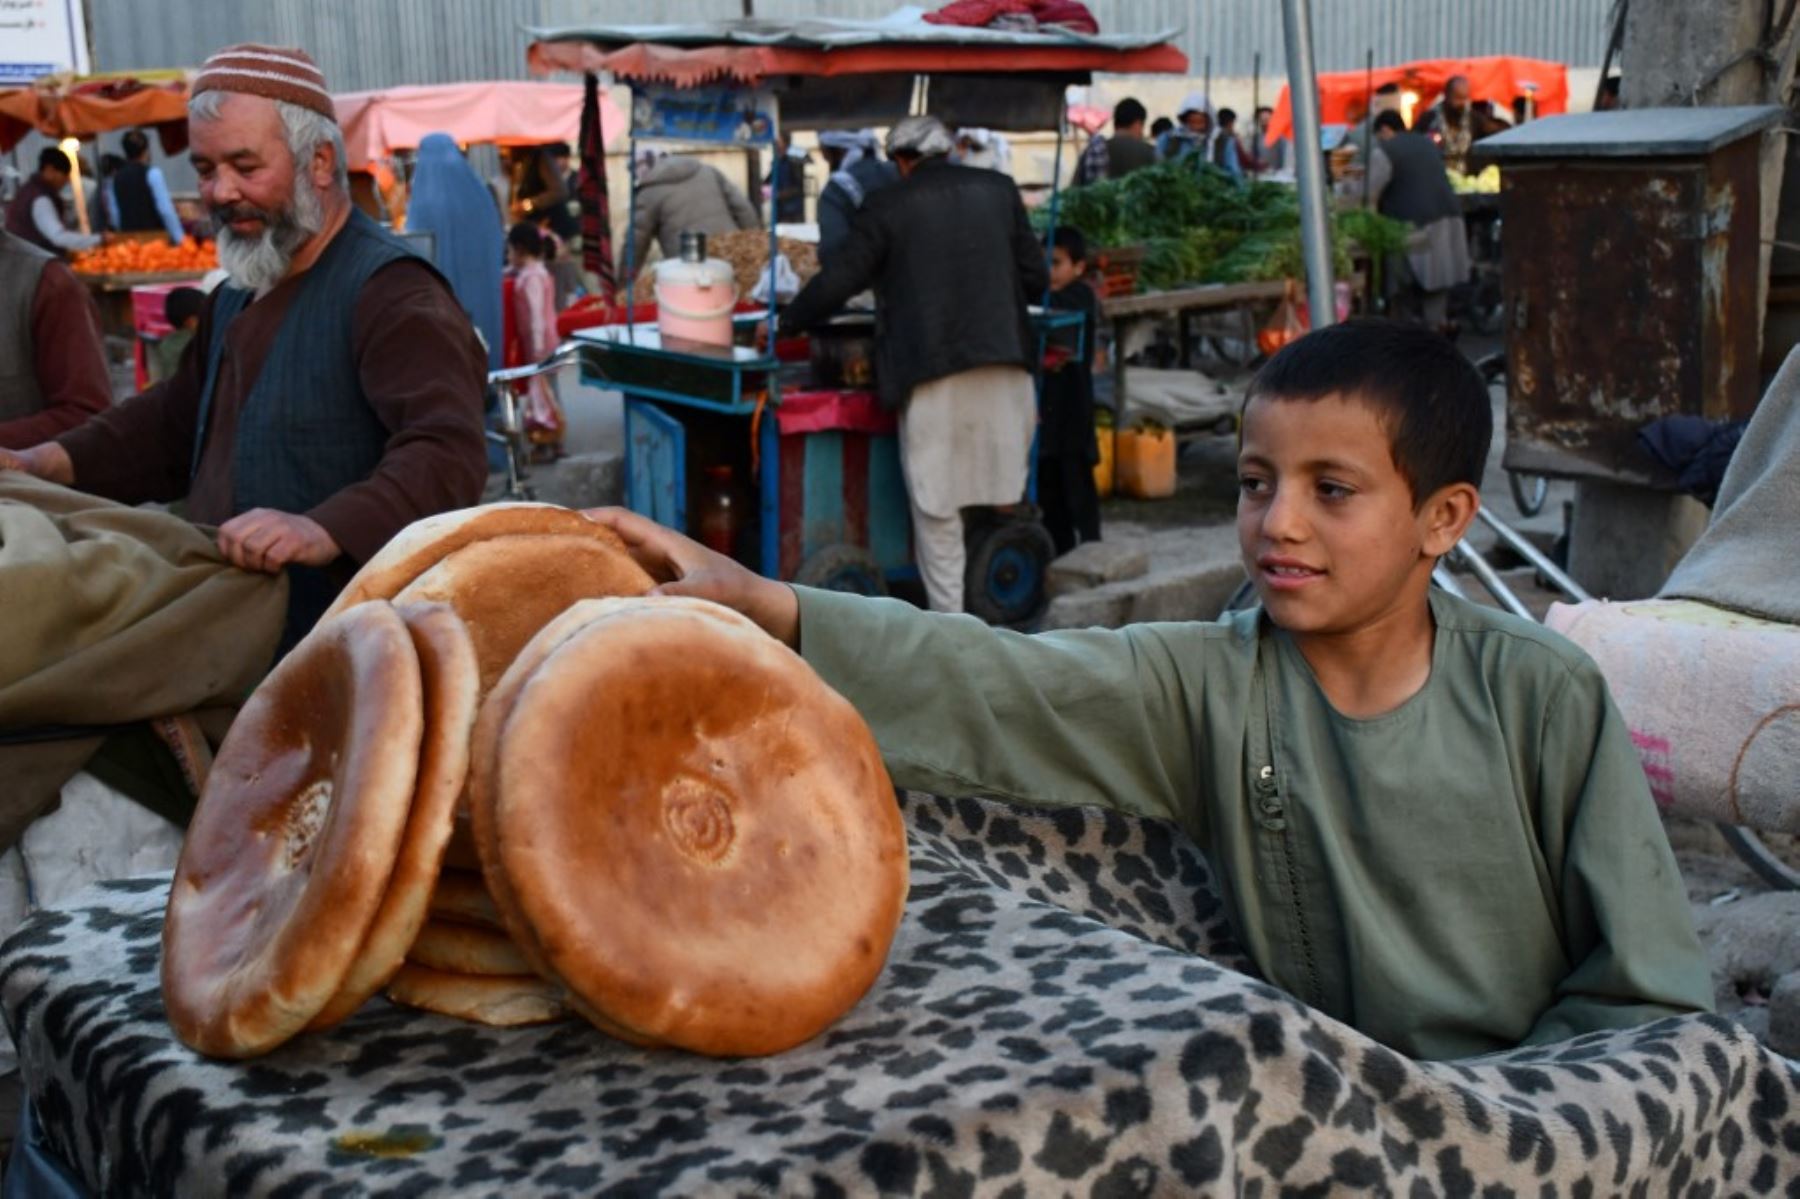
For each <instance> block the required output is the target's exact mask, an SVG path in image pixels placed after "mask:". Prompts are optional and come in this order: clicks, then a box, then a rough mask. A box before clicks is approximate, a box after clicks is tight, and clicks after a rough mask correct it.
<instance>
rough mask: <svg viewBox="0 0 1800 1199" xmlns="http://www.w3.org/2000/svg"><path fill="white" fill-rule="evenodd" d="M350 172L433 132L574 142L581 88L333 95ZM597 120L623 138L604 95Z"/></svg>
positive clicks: (482, 85)
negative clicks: (342, 131)
mask: <svg viewBox="0 0 1800 1199" xmlns="http://www.w3.org/2000/svg"><path fill="white" fill-rule="evenodd" d="M331 99H332V103H333V104H334V105H335V106H336V108H337V114H338V124H339V125H340V126H342V127H343V130H344V154H345V158H346V162H347V165H348V166H349V168H350V169H351V170H353V171H361V170H367V169H368V167H369V165H370V164H371V163H374V162H377V161H379V160H382V159H386V158H391V157H392V156H393V155H394V154H395V152H396V151H401V150H416V149H418V148H419V142H420V141H421V140H423V139H424V138H425V136H426V135H427V134H430V133H448V134H449V135H450V136H451V137H452V138H454V139H455V140H456V142H457V144H458V145H461V146H469V145H493V146H536V145H542V144H543V143H545V142H549V141H555V140H557V139H559V138H560V139H573V137H574V136H575V131H576V129H577V128H578V127H579V126H580V124H581V85H580V84H575V83H526V82H518V81H513V80H504V81H485V82H475V83H445V84H422V85H417V86H409V87H387V88H379V89H377V90H374V91H366V92H342V93H339V94H338V95H335V96H333V97H332V98H331ZM600 121H601V125H602V127H603V129H604V131H605V135H606V140H607V141H608V143H612V142H613V141H615V140H616V139H617V138H619V137H621V136H623V134H624V131H625V117H624V114H622V113H621V112H620V111H619V108H618V105H616V104H614V103H613V102H612V98H611V97H610V96H607V95H605V94H602V95H601V97H600Z"/></svg>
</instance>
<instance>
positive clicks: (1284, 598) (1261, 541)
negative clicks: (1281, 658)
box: [1237, 396, 1476, 635]
mask: <svg viewBox="0 0 1800 1199" xmlns="http://www.w3.org/2000/svg"><path fill="white" fill-rule="evenodd" d="M1238 479H1239V489H1238V517H1237V527H1238V548H1239V550H1240V552H1241V553H1242V554H1243V558H1244V569H1245V570H1246V571H1247V572H1248V573H1249V575H1250V579H1251V581H1252V582H1253V583H1254V584H1255V586H1256V591H1257V595H1258V596H1259V597H1260V598H1261V600H1262V603H1263V608H1264V610H1265V611H1267V612H1268V614H1269V618H1270V619H1271V620H1273V621H1274V622H1275V623H1276V624H1277V625H1278V626H1280V627H1281V628H1284V629H1287V630H1288V631H1289V632H1292V633H1297V634H1325V635H1331V634H1343V633H1351V632H1355V631H1358V630H1360V629H1364V628H1368V627H1371V626H1373V625H1375V624H1377V623H1380V622H1382V621H1383V620H1385V619H1387V618H1391V617H1395V616H1398V615H1402V614H1404V612H1405V610H1406V608H1407V607H1408V606H1409V605H1418V604H1422V603H1424V601H1425V589H1426V587H1427V586H1428V585H1429V583H1430V581H1431V567H1432V564H1433V561H1434V560H1435V559H1436V558H1437V557H1438V556H1440V555H1442V554H1444V553H1447V552H1448V551H1449V550H1450V548H1451V547H1452V546H1453V545H1455V544H1456V540H1457V538H1459V537H1460V536H1461V535H1462V531H1463V529H1464V528H1466V527H1467V525H1468V522H1469V519H1470V518H1472V517H1473V516H1474V511H1475V502H1476V493H1475V489H1474V488H1472V487H1469V486H1467V485H1466V484H1456V485H1453V486H1451V487H1446V488H1443V489H1442V490H1441V491H1439V492H1438V493H1437V494H1436V495H1434V496H1432V497H1430V498H1429V499H1427V501H1426V502H1425V503H1424V504H1419V505H1415V503H1414V502H1413V495H1412V488H1411V486H1410V485H1409V484H1408V483H1407V481H1406V478H1405V476H1403V475H1402V474H1401V473H1400V470H1399V468H1398V467H1397V466H1396V465H1395V464H1394V456H1393V450H1392V448H1391V446H1390V444H1389V436H1388V431H1387V429H1386V428H1385V427H1384V426H1383V424H1382V420H1381V418H1380V416H1379V415H1378V414H1377V410H1376V409H1375V408H1374V407H1373V406H1371V405H1369V404H1366V403H1363V402H1362V401H1360V400H1357V399H1354V398H1345V397H1341V396H1328V397H1326V398H1324V399H1320V400H1304V401H1302V400H1271V399H1268V398H1266V397H1259V398H1257V399H1255V400H1252V401H1251V402H1250V406H1249V408H1248V409H1246V410H1245V412H1244V422H1243V440H1242V446H1241V448H1240V450H1239V452H1238Z"/></svg>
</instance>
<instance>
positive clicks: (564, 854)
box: [472, 598, 907, 1056]
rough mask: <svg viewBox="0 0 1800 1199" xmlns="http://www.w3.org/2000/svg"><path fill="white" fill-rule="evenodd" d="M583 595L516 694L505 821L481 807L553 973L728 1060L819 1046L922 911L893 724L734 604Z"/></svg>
mask: <svg viewBox="0 0 1800 1199" xmlns="http://www.w3.org/2000/svg"><path fill="white" fill-rule="evenodd" d="M583 608H584V609H585V610H586V612H585V613H584V615H587V614H589V613H591V615H587V619H586V620H585V622H584V623H582V624H581V625H580V626H579V627H578V628H576V629H574V631H572V632H569V633H567V635H566V636H564V637H563V638H562V639H561V641H560V642H559V643H558V644H556V645H555V646H554V647H553V648H552V649H551V651H550V652H549V653H548V654H547V655H545V656H544V657H543V658H542V661H541V662H539V663H537V664H536V666H535V669H531V670H530V673H529V676H528V677H527V678H526V679H525V681H524V682H523V684H522V686H520V687H519V689H518V694H517V696H516V698H513V699H512V702H511V703H510V705H509V706H508V707H507V708H506V709H505V716H504V725H503V727H502V728H501V730H500V732H499V735H498V737H497V738H496V739H495V741H494V743H493V747H492V752H493V753H494V755H495V756H494V761H493V763H492V766H491V768H490V770H489V773H490V775H491V778H490V783H489V785H490V786H491V787H492V793H491V795H490V796H489V797H488V798H489V802H490V803H491V806H492V811H491V813H490V815H491V820H492V825H491V829H489V830H488V831H486V832H484V828H485V826H486V825H487V821H485V820H484V818H483V816H482V815H481V814H480V813H479V812H474V813H472V815H474V824H475V829H476V845H477V848H478V849H479V850H481V851H482V858H483V862H484V865H486V866H487V867H488V869H487V875H488V877H489V879H490V880H491V879H492V878H493V877H494V875H495V874H496V871H495V869H494V868H493V867H494V865H495V863H493V862H490V861H489V857H490V854H492V855H494V856H495V857H497V864H498V866H499V870H498V873H499V874H500V875H501V876H502V877H503V878H504V879H505V884H506V889H507V891H508V892H509V895H510V902H511V904H512V905H513V906H514V907H516V909H517V912H518V915H519V916H520V917H521V918H522V919H523V921H524V923H525V925H526V926H527V927H528V928H529V929H530V930H531V932H532V935H533V939H534V943H535V944H534V948H535V951H536V952H537V953H538V954H541V955H542V957H543V960H544V962H545V964H547V965H548V967H549V968H550V971H551V973H552V976H553V977H555V978H557V979H558V980H559V981H561V982H562V983H563V984H564V985H565V986H566V987H568V989H569V991H570V992H571V995H572V996H573V997H574V999H577V1000H579V1002H580V1005H581V1006H582V1007H584V1008H589V1009H592V1010H593V1011H594V1012H595V1013H598V1014H599V1015H600V1016H601V1017H603V1018H605V1019H606V1020H607V1021H610V1022H611V1023H613V1024H616V1025H618V1026H620V1027H622V1028H624V1029H625V1030H627V1031H629V1032H631V1033H634V1034H637V1035H639V1036H642V1037H646V1038H650V1039H653V1040H657V1041H661V1042H664V1043H666V1044H669V1045H674V1046H678V1047H680V1048H684V1049H689V1050H693V1051H695V1052H699V1053H707V1054H716V1055H722V1056H751V1055H759V1054H768V1053H779V1052H781V1051H782V1050H785V1049H789V1048H791V1047H793V1046H795V1045H797V1044H800V1043H801V1042H803V1041H805V1040H807V1039H809V1038H811V1037H812V1036H814V1035H816V1034H817V1033H819V1032H820V1031H822V1030H823V1029H824V1028H825V1027H827V1026H828V1025H829V1024H830V1023H831V1022H832V1021H834V1020H836V1019H837V1018H838V1017H839V1016H841V1015H842V1014H843V1013H844V1012H845V1011H847V1010H849V1008H850V1007H851V1006H853V1005H854V1004H855V1003H856V1001H857V1000H858V999H859V998H861V997H862V995H863V994H864V993H865V992H866V991H867V990H868V988H869V987H870V986H871V985H872V984H873V983H874V981H875V979H876V977H877V976H878V975H879V974H880V971H881V967H882V964H883V962H884V961H885V959H886V956H887V951H888V947H889V945H890V943H891V942H892V939H893V936H894V932H895V930H896V929H897V928H898V926H899V923H900V917H901V912H902V908H903V906H904V904H905V899H906V889H907V855H906V834H905V829H904V826H903V825H902V822H901V819H900V812H899V807H898V805H897V804H896V803H895V800H894V792H893V787H892V785H891V784H890V782H889V780H888V776H887V772H886V770H885V769H884V768H883V766H882V762H881V755H880V753H879V751H878V750H877V748H876V745H875V741H874V738H873V737H872V736H871V735H870V733H869V730H868V727H867V726H866V725H865V724H864V723H863V721H862V719H861V718H860V717H859V716H858V715H857V714H856V712H855V710H854V709H853V708H852V707H851V706H850V704H849V703H848V702H846V701H845V700H844V699H843V698H842V697H841V696H839V695H837V694H836V693H835V692H833V691H832V690H831V689H830V688H829V687H827V686H826V685H825V684H824V683H823V682H822V681H821V680H820V679H819V677H818V676H817V675H816V674H814V673H813V672H812V670H811V668H810V667H808V666H807V665H806V663H805V662H803V661H802V660H801V659H800V657H799V656H798V655H797V654H795V653H793V652H792V651H791V650H789V649H787V648H786V647H785V646H782V645H781V644H780V643H778V642H776V641H775V640H774V639H772V638H770V637H768V636H766V635H764V634H763V633H762V632H761V631H760V630H758V629H756V628H755V626H754V625H751V624H750V623H749V622H748V621H745V620H743V619H742V618H741V617H737V616H735V614H731V613H725V612H724V611H723V610H722V609H717V608H714V607H713V606H712V605H706V604H703V603H700V602H699V601H687V602H685V603H676V602H670V601H668V600H662V599H655V598H646V599H637V600H598V601H593V602H592V603H590V604H587V605H583ZM546 631H547V632H548V630H546ZM534 644H535V643H534ZM497 698H499V695H498V693H496V695H495V696H491V697H490V702H491V701H492V700H494V699H497ZM485 715H486V714H485V713H484V716H485ZM478 723H479V722H478ZM596 730H605V735H604V736H596V735H595V732H596ZM505 911H506V905H505V904H503V905H502V912H503V913H504V912H505ZM509 926H510V921H509Z"/></svg>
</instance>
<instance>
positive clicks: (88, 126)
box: [0, 76, 187, 153]
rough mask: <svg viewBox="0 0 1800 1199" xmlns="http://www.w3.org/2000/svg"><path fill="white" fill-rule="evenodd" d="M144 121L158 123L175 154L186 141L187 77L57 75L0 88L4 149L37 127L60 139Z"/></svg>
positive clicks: (0, 131) (0, 128)
mask: <svg viewBox="0 0 1800 1199" xmlns="http://www.w3.org/2000/svg"><path fill="white" fill-rule="evenodd" d="M143 125H147V126H155V127H157V132H158V133H159V134H161V136H162V143H163V148H164V149H165V150H168V151H169V152H171V153H173V152H174V151H176V150H178V149H180V148H181V147H182V146H183V145H185V144H186V140H187V137H186V128H187V82H186V80H185V79H176V80H172V81H168V82H154V83H149V82H145V81H143V80H140V79H136V78H130V77H120V76H113V77H91V78H86V79H77V78H70V77H68V76H53V77H51V78H48V79H42V80H39V81H38V82H37V83H35V84H33V85H32V86H30V87H14V88H3V89H0V150H10V149H12V148H13V147H14V146H16V145H18V143H19V141H20V139H21V138H23V137H24V136H25V135H26V134H27V133H30V132H31V131H32V130H34V129H35V130H36V131H37V132H39V133H41V134H43V135H44V136H45V137H48V138H54V139H56V140H59V141H60V140H61V139H63V138H65V137H95V136H97V135H99V134H102V133H110V132H112V131H113V130H115V129H131V128H135V127H137V126H143Z"/></svg>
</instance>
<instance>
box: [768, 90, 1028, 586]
mask: <svg viewBox="0 0 1800 1199" xmlns="http://www.w3.org/2000/svg"><path fill="white" fill-rule="evenodd" d="M952 144H953V143H952V141H951V138H950V132H949V130H947V129H945V128H944V125H943V123H942V122H941V121H938V120H937V119H936V118H934V117H908V118H907V119H906V120H904V121H901V122H900V123H899V124H898V125H896V126H894V128H893V131H892V132H890V133H889V134H888V156H889V157H890V158H892V159H893V160H894V162H895V163H896V164H897V165H898V167H899V168H900V174H901V179H900V182H898V183H896V184H894V185H893V186H892V187H889V188H885V189H883V190H882V191H879V192H877V193H875V194H874V195H871V196H870V197H868V200H867V202H866V203H865V204H864V206H863V208H862V210H861V211H860V212H859V213H858V214H857V216H856V218H855V220H854V221H853V222H852V223H851V228H850V235H849V237H848V238H846V239H845V241H844V243H843V244H842V245H841V246H840V247H839V248H838V249H837V251H836V252H835V253H834V254H832V255H831V257H830V258H828V259H826V260H825V262H824V264H823V268H822V269H821V270H820V272H819V274H818V275H817V276H815V277H814V279H813V281H812V282H811V283H809V284H807V286H806V288H805V289H804V290H803V291H801V293H800V294H799V295H798V296H795V297H794V301H793V303H792V304H790V305H788V307H787V309H786V310H785V311H783V313H782V314H781V332H782V333H784V334H787V333H795V332H799V331H802V330H805V329H808V328H811V327H813V326H814V325H817V324H820V323H822V322H823V321H824V320H825V319H826V318H828V317H829V316H830V315H831V314H832V313H834V312H836V311H837V310H838V309H839V308H840V307H842V306H843V304H844V302H845V301H846V300H848V299H849V298H850V297H851V296H854V295H856V294H857V293H858V292H860V291H863V290H865V289H867V288H871V287H872V288H874V291H875V300H876V310H877V311H876V345H875V373H876V380H877V386H878V387H879V388H880V393H881V401H882V403H883V404H885V405H887V406H889V407H892V408H898V409H899V410H900V453H901V461H902V464H903V467H904V469H905V472H906V484H907V491H908V493H909V495H910V497H911V500H912V515H913V548H914V553H915V556H916V557H917V558H918V561H919V573H920V575H921V576H923V578H924V581H925V590H926V594H927V595H928V596H929V597H930V600H931V607H932V608H933V609H934V610H936V611H941V612H960V611H962V606H963V571H964V567H965V564H966V557H965V551H964V548H963V518H962V510H963V509H964V508H966V507H970V506H972V505H978V504H981V505H986V504H1014V503H1017V502H1019V500H1020V499H1022V498H1023V497H1024V494H1025V479H1026V468H1027V464H1028V459H1029V457H1030V454H1031V438H1032V433H1033V431H1034V429H1035V427H1036V425H1037V397H1036V394H1035V389H1034V387H1033V384H1032V376H1031V368H1032V366H1033V360H1034V358H1035V356H1036V353H1037V345H1036V338H1035V336H1034V335H1033V334H1032V331H1031V323H1030V319H1029V316H1028V315H1027V313H1026V305H1027V303H1028V302H1029V300H1030V298H1031V297H1035V296H1041V295H1042V294H1043V292H1044V291H1045V289H1046V288H1047V287H1048V286H1049V283H1050V275H1049V268H1048V267H1047V266H1046V265H1045V261H1044V251H1043V247H1042V246H1040V245H1039V244H1038V241H1037V238H1035V237H1034V236H1033V235H1032V232H1031V223H1030V220H1029V219H1028V218H1027V217H1026V215H1025V205H1024V203H1023V201H1021V200H1020V199H1019V190H1018V188H1017V187H1016V186H1015V185H1014V184H1013V181H1012V180H1011V179H1010V178H1008V177H1007V176H1005V175H1002V174H1000V173H998V172H996V171H984V170H977V169H974V168H971V167H960V166H955V165H953V164H951V163H950V162H948V161H947V160H946V158H945V155H947V154H949V152H950V150H951V148H952Z"/></svg>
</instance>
